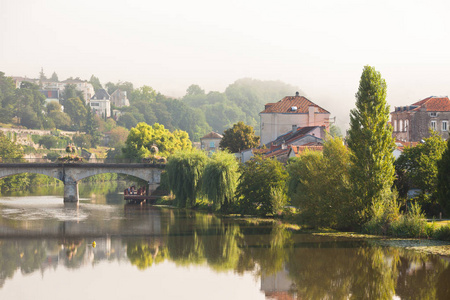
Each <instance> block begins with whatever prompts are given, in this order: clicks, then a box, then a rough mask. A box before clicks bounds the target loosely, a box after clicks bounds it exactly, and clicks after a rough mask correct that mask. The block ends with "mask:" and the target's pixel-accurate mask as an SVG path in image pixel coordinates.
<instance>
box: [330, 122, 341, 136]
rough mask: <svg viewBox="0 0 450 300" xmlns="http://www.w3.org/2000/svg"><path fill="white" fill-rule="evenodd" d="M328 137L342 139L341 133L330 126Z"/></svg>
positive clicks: (335, 127) (334, 126)
mask: <svg viewBox="0 0 450 300" xmlns="http://www.w3.org/2000/svg"><path fill="white" fill-rule="evenodd" d="M330 135H331V136H332V137H340V138H342V131H341V129H340V128H339V127H338V126H337V125H335V124H331V125H330Z"/></svg>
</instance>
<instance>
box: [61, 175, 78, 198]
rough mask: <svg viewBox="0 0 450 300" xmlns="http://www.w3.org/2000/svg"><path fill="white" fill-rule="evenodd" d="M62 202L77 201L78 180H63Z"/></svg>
mask: <svg viewBox="0 0 450 300" xmlns="http://www.w3.org/2000/svg"><path fill="white" fill-rule="evenodd" d="M64 202H70V203H74V202H75V203H78V182H76V181H73V180H70V181H67V182H64Z"/></svg>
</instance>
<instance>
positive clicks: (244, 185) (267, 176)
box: [236, 156, 288, 215]
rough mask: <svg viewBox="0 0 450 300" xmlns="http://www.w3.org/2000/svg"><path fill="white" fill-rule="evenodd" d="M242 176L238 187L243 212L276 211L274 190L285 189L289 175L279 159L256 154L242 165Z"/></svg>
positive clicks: (240, 206) (260, 212) (261, 213)
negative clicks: (273, 201) (273, 198)
mask: <svg viewBox="0 0 450 300" xmlns="http://www.w3.org/2000/svg"><path fill="white" fill-rule="evenodd" d="M240 173H241V176H240V178H239V184H238V187H237V189H236V195H237V197H238V199H239V209H240V210H241V213H242V214H252V215H254V214H258V215H266V214H272V213H274V207H273V206H272V201H271V199H272V193H273V191H276V190H279V189H284V188H285V182H286V179H287V177H288V174H287V172H286V170H285V169H284V167H283V165H282V164H281V163H280V162H278V161H277V160H273V159H264V158H262V157H260V156H256V157H255V158H254V159H252V160H250V161H247V162H246V163H245V164H244V165H241V167H240Z"/></svg>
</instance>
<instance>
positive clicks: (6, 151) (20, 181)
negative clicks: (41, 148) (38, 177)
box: [0, 132, 29, 192]
mask: <svg viewBox="0 0 450 300" xmlns="http://www.w3.org/2000/svg"><path fill="white" fill-rule="evenodd" d="M0 158H1V159H0V163H2V162H3V163H5V162H17V161H22V160H23V150H22V147H21V146H19V145H16V144H14V143H13V142H12V141H11V140H10V139H8V137H6V136H5V135H4V134H3V132H0ZM28 186H29V179H28V178H27V176H26V174H19V175H14V176H8V177H6V178H3V179H0V191H1V192H5V191H9V190H12V189H15V188H18V187H22V188H26V187H28Z"/></svg>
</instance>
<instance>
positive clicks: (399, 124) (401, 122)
mask: <svg viewBox="0 0 450 300" xmlns="http://www.w3.org/2000/svg"><path fill="white" fill-rule="evenodd" d="M398 131H403V120H400V121H398Z"/></svg>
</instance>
